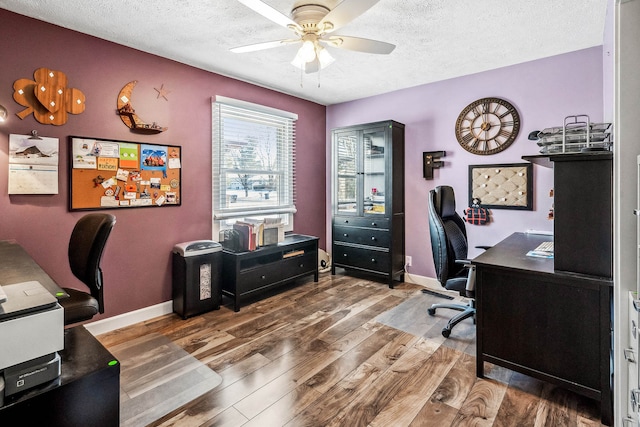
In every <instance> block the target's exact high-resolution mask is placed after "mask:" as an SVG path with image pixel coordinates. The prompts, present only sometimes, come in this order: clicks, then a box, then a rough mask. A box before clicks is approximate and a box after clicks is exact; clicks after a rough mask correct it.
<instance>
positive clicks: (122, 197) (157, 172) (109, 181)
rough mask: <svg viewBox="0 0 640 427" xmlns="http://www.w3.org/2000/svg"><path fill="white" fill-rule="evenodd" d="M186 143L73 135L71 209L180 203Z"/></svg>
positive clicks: (70, 183)
mask: <svg viewBox="0 0 640 427" xmlns="http://www.w3.org/2000/svg"><path fill="white" fill-rule="evenodd" d="M181 152H182V150H181V147H180V146H177V145H160V144H148V143H140V142H129V141H117V140H109V139H101V138H86V137H80V136H70V137H69V168H70V170H69V210H71V211H76V210H95V209H123V208H124V209H126V208H135V207H156V208H157V207H164V206H177V205H180V203H181V202H180V200H181V186H182V180H181V177H182V164H181Z"/></svg>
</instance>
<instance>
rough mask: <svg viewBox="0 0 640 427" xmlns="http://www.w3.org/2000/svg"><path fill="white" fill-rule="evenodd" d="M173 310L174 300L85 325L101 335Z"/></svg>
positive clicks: (90, 330)
mask: <svg viewBox="0 0 640 427" xmlns="http://www.w3.org/2000/svg"><path fill="white" fill-rule="evenodd" d="M172 312H173V302H172V301H166V302H163V303H160V304H156V305H152V306H149V307H145V308H141V309H139V310H134V311H130V312H128V313H123V314H119V315H117V316H113V317H108V318H106V319H101V320H96V321H95V322H91V323H87V324H85V325H84V327H85V328H86V329H87V330H88V331H89V332H91V333H92V334H93V335H100V334H104V333H106V332H111V331H114V330H116V329H120V328H124V327H125V326H130V325H133V324H134V323H139V322H144V321H145V320H150V319H153V318H154V317H159V316H163V315H165V314H169V313H172Z"/></svg>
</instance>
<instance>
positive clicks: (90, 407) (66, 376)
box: [0, 326, 120, 427]
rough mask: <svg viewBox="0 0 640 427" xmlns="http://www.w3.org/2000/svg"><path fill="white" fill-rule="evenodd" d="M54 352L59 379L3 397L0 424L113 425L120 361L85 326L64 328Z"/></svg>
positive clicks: (117, 411) (116, 420)
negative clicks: (61, 341) (61, 343)
mask: <svg viewBox="0 0 640 427" xmlns="http://www.w3.org/2000/svg"><path fill="white" fill-rule="evenodd" d="M59 354H60V358H61V366H60V371H61V373H60V377H58V378H57V379H56V380H53V381H51V382H49V383H45V384H42V385H40V386H37V387H34V388H32V389H30V390H27V391H25V392H22V393H19V394H17V395H15V396H10V397H8V398H6V399H5V402H4V403H5V405H4V406H3V407H0V425H2V426H9V425H14V424H15V425H21V426H60V427H63V426H64V427H71V426H78V427H81V426H82V427H86V426H100V427H102V426H105V427H106V426H114V427H117V426H118V425H119V424H120V363H119V362H118V361H117V360H116V359H115V358H114V357H113V356H112V355H111V353H109V351H107V349H105V348H104V347H103V346H102V344H100V342H99V341H98V340H97V339H96V338H95V337H94V336H93V335H91V333H90V332H89V331H87V330H86V329H85V328H84V326H76V327H74V328H70V329H66V330H65V332H64V350H62V351H60V352H59ZM16 423H17V424H16Z"/></svg>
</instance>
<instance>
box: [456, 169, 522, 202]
mask: <svg viewBox="0 0 640 427" xmlns="http://www.w3.org/2000/svg"><path fill="white" fill-rule="evenodd" d="M473 199H479V200H480V205H482V206H484V207H486V208H492V209H521V210H533V165H532V164H531V163H509V164H495V165H469V206H471V204H472V201H473Z"/></svg>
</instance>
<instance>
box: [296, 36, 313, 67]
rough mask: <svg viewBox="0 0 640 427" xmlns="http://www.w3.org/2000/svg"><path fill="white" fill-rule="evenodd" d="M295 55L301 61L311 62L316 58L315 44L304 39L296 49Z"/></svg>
mask: <svg viewBox="0 0 640 427" xmlns="http://www.w3.org/2000/svg"><path fill="white" fill-rule="evenodd" d="M296 56H299V57H300V60H301V61H303V62H311V61H313V60H314V59H316V46H315V44H314V43H313V42H312V41H311V40H305V41H304V42H303V43H302V47H300V49H299V50H298V54H297V55H296Z"/></svg>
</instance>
